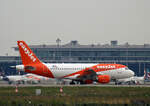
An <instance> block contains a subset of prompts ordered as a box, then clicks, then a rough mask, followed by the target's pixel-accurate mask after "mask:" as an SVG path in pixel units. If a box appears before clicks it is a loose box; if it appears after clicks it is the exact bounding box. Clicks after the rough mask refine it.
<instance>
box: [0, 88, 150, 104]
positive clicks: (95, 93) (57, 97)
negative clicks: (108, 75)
mask: <svg viewBox="0 0 150 106" xmlns="http://www.w3.org/2000/svg"><path fill="white" fill-rule="evenodd" d="M36 89H41V95H38V96H37V95H36V93H35V91H36ZM0 104H1V105H5V106H16V105H18V106H28V105H31V106H33V105H36V106H45V105H46V106H47V105H53V106H54V105H74V106H76V105H78V106H81V105H92V106H93V105H98V104H150V87H95V86H93V87H85V86H84V87H82V86H81V87H77V86H75V87H69V86H66V87H63V93H60V87H18V93H16V92H15V87H0Z"/></svg>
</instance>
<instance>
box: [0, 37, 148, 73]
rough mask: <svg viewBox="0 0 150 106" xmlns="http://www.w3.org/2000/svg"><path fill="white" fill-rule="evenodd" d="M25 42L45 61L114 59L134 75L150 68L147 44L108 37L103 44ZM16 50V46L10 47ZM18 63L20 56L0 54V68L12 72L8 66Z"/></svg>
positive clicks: (66, 61)
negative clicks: (112, 39) (121, 41)
mask: <svg viewBox="0 0 150 106" xmlns="http://www.w3.org/2000/svg"><path fill="white" fill-rule="evenodd" d="M56 42H57V44H55V45H45V44H44V45H29V46H30V48H31V49H32V50H33V52H34V53H35V54H36V55H37V57H38V58H39V59H41V60H42V61H43V62H47V63H118V64H124V65H126V66H128V67H129V68H130V69H131V70H133V71H134V72H135V74H136V75H137V76H142V75H143V73H144V70H149V69H150V44H144V45H130V44H128V43H126V44H123V45H118V42H117V41H111V42H110V44H104V45H100V44H97V45H94V44H91V45H80V44H79V43H78V41H71V42H70V43H68V44H65V45H60V40H59V39H57V40H56ZM14 50H15V51H16V52H19V51H18V47H14ZM18 64H21V60H20V56H0V72H3V71H5V73H6V74H16V70H15V69H11V68H10V67H9V66H12V65H18Z"/></svg>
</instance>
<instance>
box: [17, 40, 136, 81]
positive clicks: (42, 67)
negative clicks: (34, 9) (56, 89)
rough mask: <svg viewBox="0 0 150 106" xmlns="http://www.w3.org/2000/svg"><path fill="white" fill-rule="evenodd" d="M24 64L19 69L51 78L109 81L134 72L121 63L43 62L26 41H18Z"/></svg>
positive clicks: (125, 76)
mask: <svg viewBox="0 0 150 106" xmlns="http://www.w3.org/2000/svg"><path fill="white" fill-rule="evenodd" d="M18 47H19V51H20V55H21V59H22V63H23V65H17V66H16V68H17V69H18V70H24V71H25V72H28V73H33V74H38V75H42V76H46V77H50V78H59V79H60V78H62V79H71V80H77V81H95V80H97V81H98V82H102V83H103V82H104V83H105V82H108V80H109V81H110V79H121V78H129V77H132V76H134V72H133V71H132V70H130V69H128V68H127V66H125V65H121V64H88V63H85V64H83V63H80V64H79V63H70V64H69V63H62V64H58V63H57V64H54V63H43V62H41V61H40V60H39V59H38V58H37V57H36V55H35V54H34V53H33V52H32V51H31V49H30V48H29V47H28V46H27V44H26V43H25V42H24V41H18Z"/></svg>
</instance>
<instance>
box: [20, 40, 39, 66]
mask: <svg viewBox="0 0 150 106" xmlns="http://www.w3.org/2000/svg"><path fill="white" fill-rule="evenodd" d="M17 43H18V47H19V52H20V55H21V59H22V63H23V64H24V65H27V64H35V63H40V60H39V59H38V58H37V57H36V55H35V54H34V53H33V52H32V50H31V49H30V48H29V46H28V45H27V44H26V43H25V42H24V41H17Z"/></svg>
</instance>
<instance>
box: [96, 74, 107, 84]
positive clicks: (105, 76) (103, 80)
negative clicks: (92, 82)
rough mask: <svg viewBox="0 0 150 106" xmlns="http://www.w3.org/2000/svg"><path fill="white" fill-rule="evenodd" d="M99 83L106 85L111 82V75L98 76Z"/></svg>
mask: <svg viewBox="0 0 150 106" xmlns="http://www.w3.org/2000/svg"><path fill="white" fill-rule="evenodd" d="M97 81H98V82H99V83H102V84H105V83H109V82H110V76H109V75H98V76H97Z"/></svg>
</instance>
